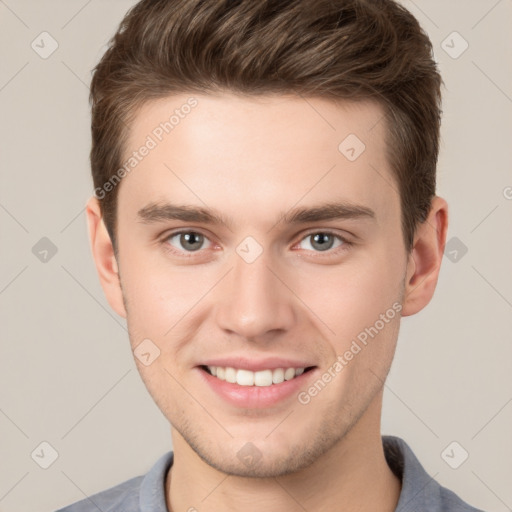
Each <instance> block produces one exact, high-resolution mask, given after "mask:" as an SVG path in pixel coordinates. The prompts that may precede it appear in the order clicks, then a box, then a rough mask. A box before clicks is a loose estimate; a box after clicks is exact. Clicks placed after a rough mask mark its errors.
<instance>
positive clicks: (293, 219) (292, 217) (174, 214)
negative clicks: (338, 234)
mask: <svg viewBox="0 0 512 512" xmlns="http://www.w3.org/2000/svg"><path fill="white" fill-rule="evenodd" d="M137 217H138V219H139V222H143V223H145V224H151V223H157V222H162V221H168V220H181V221H185V222H197V223H201V224H211V225H214V226H216V225H218V226H225V227H227V228H228V229H231V227H232V226H233V222H232V220H231V219H229V218H227V217H225V216H224V215H222V214H221V213H220V212H219V211H217V210H215V209H211V208H203V207H199V206H191V205H176V204H172V203H162V202H160V203H151V204H148V205H147V206H145V207H144V208H141V209H140V210H139V211H138V212H137ZM279 219H280V220H279V221H278V222H284V223H285V224H305V223H307V222H319V221H328V220H343V219H375V212H374V211H373V210H372V209H371V208H368V207H367V206H363V205H357V204H353V203H348V202H331V203H326V204H322V205H318V206H312V207H308V208H304V207H303V208H292V209H291V210H289V211H287V212H282V213H281V214H280V216H279Z"/></svg>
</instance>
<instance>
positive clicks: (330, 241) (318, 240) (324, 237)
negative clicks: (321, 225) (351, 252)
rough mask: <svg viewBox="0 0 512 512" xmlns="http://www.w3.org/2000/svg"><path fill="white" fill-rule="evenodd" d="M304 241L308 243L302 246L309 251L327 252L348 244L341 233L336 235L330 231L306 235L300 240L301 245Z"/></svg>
mask: <svg viewBox="0 0 512 512" xmlns="http://www.w3.org/2000/svg"><path fill="white" fill-rule="evenodd" d="M304 242H307V243H306V244H305V245H306V246H305V247H304V246H303V247H302V249H306V250H308V251H311V250H312V251H315V252H325V251H329V250H330V249H333V248H334V249H335V248H337V247H340V246H342V245H347V244H348V243H347V242H346V241H345V240H344V239H343V238H342V237H341V236H340V235H336V234H334V233H331V232H330V231H318V232H315V233H310V234H309V235H306V236H305V237H304V238H303V239H302V240H301V241H300V242H299V247H300V245H301V244H303V243H304Z"/></svg>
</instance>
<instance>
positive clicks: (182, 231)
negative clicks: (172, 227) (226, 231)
mask: <svg viewBox="0 0 512 512" xmlns="http://www.w3.org/2000/svg"><path fill="white" fill-rule="evenodd" d="M186 233H188V234H190V233H194V234H198V235H202V236H203V237H204V238H205V239H206V240H208V241H209V242H210V243H212V242H211V240H210V239H209V238H208V237H207V236H206V235H204V234H203V233H201V232H200V231H195V230H192V229H180V230H178V231H173V232H171V233H168V234H166V235H165V237H164V238H163V240H162V243H163V245H164V247H165V249H166V250H167V251H169V252H170V253H172V254H173V255H178V256H180V257H183V258H192V257H194V256H196V255H197V254H199V253H201V251H203V249H198V250H197V251H185V250H183V251H180V250H178V249H176V248H174V247H173V246H172V245H170V244H169V240H170V239H171V238H174V237H175V236H178V235H182V234H186ZM317 234H322V235H329V236H332V237H334V238H336V239H338V240H339V241H341V242H342V243H341V245H340V246H338V247H335V248H333V249H327V250H326V251H325V252H323V251H308V252H313V254H315V257H324V255H325V256H327V257H329V256H337V255H339V253H341V252H345V251H347V250H348V249H350V248H351V247H352V245H353V243H352V242H349V241H348V240H347V239H346V238H344V237H343V236H341V235H340V234H338V233H335V232H334V231H330V230H328V229H327V230H316V231H310V232H309V233H306V234H305V235H303V236H302V238H301V239H300V240H299V241H298V242H297V243H296V244H294V245H297V244H299V243H301V242H302V241H303V240H305V239H307V238H308V237H311V236H313V235H317Z"/></svg>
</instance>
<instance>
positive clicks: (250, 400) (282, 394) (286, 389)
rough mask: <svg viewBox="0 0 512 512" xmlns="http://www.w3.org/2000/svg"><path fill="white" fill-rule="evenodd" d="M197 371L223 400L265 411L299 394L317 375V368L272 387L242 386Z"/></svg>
mask: <svg viewBox="0 0 512 512" xmlns="http://www.w3.org/2000/svg"><path fill="white" fill-rule="evenodd" d="M196 369H197V370H198V371H199V374H200V376H201V378H202V379H204V381H205V382H206V383H207V384H208V385H209V386H210V387H211V389H213V391H214V392H215V393H217V394H218V395H219V396H220V397H221V398H222V399H224V400H225V401H227V402H229V403H231V404H232V405H235V406H236V407H241V408H246V409H247V408H250V409H263V408H265V407H271V406H272V405H276V404H277V403H279V402H281V401H283V400H286V399H287V398H289V397H290V396H292V395H295V394H297V393H298V392H299V390H300V389H301V388H303V387H304V385H305V383H306V380H309V378H310V376H311V375H312V374H313V373H315V368H313V369H311V370H309V371H307V372H305V373H303V374H302V375H299V376H298V377H294V378H293V379H291V380H285V381H284V382H281V383H280V384H272V385H271V386H240V385H239V384H232V383H231V382H226V381H225V380H220V379H217V377H214V376H213V375H210V374H209V373H208V372H207V371H205V370H203V369H202V368H200V367H197V368H196Z"/></svg>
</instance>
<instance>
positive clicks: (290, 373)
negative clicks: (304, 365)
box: [284, 368, 295, 380]
mask: <svg viewBox="0 0 512 512" xmlns="http://www.w3.org/2000/svg"><path fill="white" fill-rule="evenodd" d="M293 377H295V368H286V370H285V372H284V380H291V379H293Z"/></svg>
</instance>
